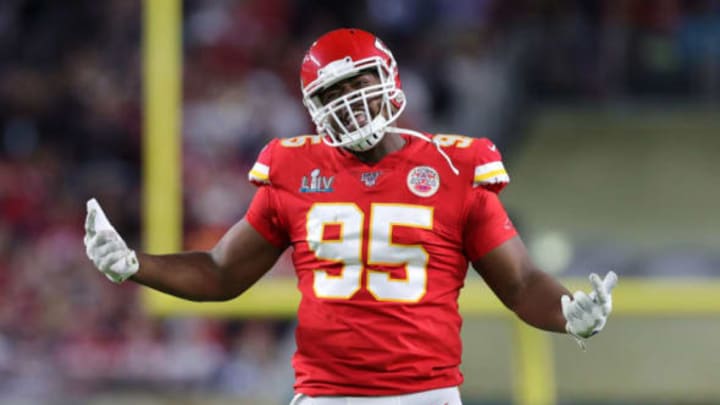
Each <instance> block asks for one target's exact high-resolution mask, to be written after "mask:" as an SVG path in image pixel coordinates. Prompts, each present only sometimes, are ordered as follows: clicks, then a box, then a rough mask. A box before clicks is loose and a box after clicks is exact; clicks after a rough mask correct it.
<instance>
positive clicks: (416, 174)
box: [407, 166, 440, 197]
mask: <svg viewBox="0 0 720 405" xmlns="http://www.w3.org/2000/svg"><path fill="white" fill-rule="evenodd" d="M407 186H408V188H409V189H410V191H412V193H413V194H415V195H416V196H418V197H430V196H432V195H434V194H435V193H436V192H437V191H438V189H439V188H440V174H438V172H437V170H435V169H433V168H432V167H430V166H417V167H415V168H413V169H412V170H410V173H408V176H407Z"/></svg>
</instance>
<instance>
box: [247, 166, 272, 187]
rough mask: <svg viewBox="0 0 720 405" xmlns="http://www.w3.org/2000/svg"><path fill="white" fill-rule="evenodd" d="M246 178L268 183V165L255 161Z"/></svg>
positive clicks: (253, 181)
mask: <svg viewBox="0 0 720 405" xmlns="http://www.w3.org/2000/svg"><path fill="white" fill-rule="evenodd" d="M248 180H250V182H251V183H260V184H270V166H268V165H266V164H263V163H260V162H255V164H254V165H253V167H252V168H251V169H250V171H249V172H248Z"/></svg>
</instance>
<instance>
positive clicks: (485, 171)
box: [473, 161, 510, 185]
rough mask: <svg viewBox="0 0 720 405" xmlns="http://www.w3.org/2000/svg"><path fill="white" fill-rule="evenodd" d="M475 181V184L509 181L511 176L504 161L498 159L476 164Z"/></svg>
mask: <svg viewBox="0 0 720 405" xmlns="http://www.w3.org/2000/svg"><path fill="white" fill-rule="evenodd" d="M473 181H474V183H475V185H479V184H488V183H509V182H510V176H508V174H507V171H506V170H505V166H503V164H502V162H500V161H496V162H490V163H486V164H484V165H480V166H476V167H475V177H474V178H473Z"/></svg>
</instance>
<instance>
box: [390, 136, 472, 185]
mask: <svg viewBox="0 0 720 405" xmlns="http://www.w3.org/2000/svg"><path fill="white" fill-rule="evenodd" d="M385 131H386V132H392V133H395V134H405V135H410V136H412V137H415V138H420V139H422V140H423V141H425V142H430V143H431V144H433V145H435V149H437V151H438V153H440V154H441V155H442V157H444V158H445V161H446V162H447V164H448V166H450V170H452V172H453V173H455V175H456V176H458V175H460V170H458V169H457V168H456V167H455V165H454V164H453V162H452V159H450V156H448V155H447V153H445V151H444V150H443V149H442V148H441V147H440V144H439V143H438V142H437V141H436V140H435V139H431V138H430V137H429V136H427V135H424V134H421V133H420V132H417V131H413V130H412V129H405V128H397V127H387V128H386V129H385Z"/></svg>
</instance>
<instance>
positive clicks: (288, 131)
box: [0, 0, 720, 402]
mask: <svg viewBox="0 0 720 405" xmlns="http://www.w3.org/2000/svg"><path fill="white" fill-rule="evenodd" d="M183 7H184V29H183V41H184V48H183V49H184V67H183V69H184V73H183V81H184V84H183V85H184V89H183V94H184V96H183V98H184V101H183V103H184V104H183V139H184V149H183V159H184V162H183V168H184V173H183V185H184V198H185V207H186V209H185V218H184V224H185V225H184V226H185V244H186V247H187V248H191V249H200V248H207V247H209V246H212V244H213V243H214V242H215V240H217V238H218V236H219V235H220V234H221V233H222V232H223V231H224V230H225V229H226V228H227V227H228V226H229V225H230V224H232V223H233V222H234V221H236V220H238V219H239V218H241V217H242V214H243V212H244V210H245V208H246V206H247V203H248V202H249V199H250V198H251V196H252V194H253V189H252V186H251V185H250V184H249V183H248V182H247V181H246V172H247V170H248V168H249V167H250V166H251V165H252V163H253V160H254V158H255V156H256V154H257V152H258V151H259V149H260V148H261V147H262V145H263V144H264V143H265V142H267V141H268V140H269V139H270V138H272V137H290V136H295V135H299V134H303V133H309V132H312V131H313V128H312V126H311V124H310V121H309V118H308V116H307V114H306V112H305V110H304V108H303V106H302V104H301V101H300V98H299V96H300V92H299V88H298V86H299V84H298V83H299V79H298V69H299V64H300V61H301V59H302V54H303V52H304V51H305V49H306V48H307V47H308V46H309V45H310V43H311V42H312V40H313V39H314V38H315V37H317V36H318V35H319V34H321V33H323V32H325V31H327V30H330V29H333V28H336V27H341V26H357V27H360V28H364V29H368V30H371V31H374V32H375V33H377V34H378V35H379V36H380V37H381V38H383V39H384V40H385V42H386V43H387V44H388V45H389V47H390V48H391V49H392V50H393V51H394V53H395V56H396V58H397V60H398V61H399V64H400V69H401V70H400V71H401V77H402V79H403V85H404V88H405V90H406V93H407V95H408V98H409V107H408V111H407V114H405V117H404V120H405V123H404V124H405V125H407V126H410V127H414V128H419V129H423V130H427V131H441V132H452V133H462V134H467V135H471V136H488V137H490V138H492V139H493V140H495V141H496V142H497V143H498V144H499V145H500V146H501V148H502V149H503V150H505V151H506V153H509V154H511V153H512V146H513V144H514V142H515V141H516V140H517V139H518V137H519V136H521V134H522V127H523V125H524V124H525V119H524V118H526V117H527V115H528V114H527V111H528V110H529V108H530V107H531V106H532V104H533V103H534V102H536V101H538V100H560V101H570V102H574V101H578V100H579V101H587V100H591V101H599V102H603V101H612V100H617V99H618V98H632V97H648V96H653V97H655V96H661V97H677V98H686V99H693V100H697V101H701V102H702V101H718V100H719V99H720V2H718V1H711V0H706V1H702V0H698V1H694V0H693V1H690V0H688V1H680V0H660V1H649V0H623V1H612V2H604V1H601V0H594V1H547V2H545V1H541V2H533V1H527V0H525V1H522V0H513V1H499V0H393V1H386V0H366V1H356V2H339V1H333V0H320V1H312V0H297V1H290V0H246V1H230V0H216V1H201V0H188V1H185V2H184V4H183ZM141 11H142V7H141V4H140V2H139V1H137V0H136V1H126V0H108V1H94V0H78V1H73V2H57V1H51V0H44V1H43V0H4V1H2V2H1V3H0V402H2V400H3V398H13V397H32V398H34V397H38V398H50V397H51V396H57V395H58V393H61V394H62V395H66V396H73V395H77V396H83V395H90V394H92V393H94V392H98V391H102V390H108V389H112V388H114V387H125V388H127V387H132V388H135V389H145V390H152V389H156V388H158V387H164V388H167V387H170V388H171V389H174V390H180V391H182V390H190V389H192V390H203V389H212V390H214V391H215V392H218V391H220V392H226V393H228V395H240V396H246V395H256V394H262V393H268V392H272V393H274V394H275V395H289V393H290V389H291V387H290V386H289V381H290V380H289V376H288V371H287V368H288V367H289V365H288V364H287V358H288V355H287V353H288V352H290V351H291V350H292V347H291V343H288V342H289V341H291V333H288V331H289V330H291V329H292V324H290V323H289V322H288V321H272V320H245V321H241V320H216V319H215V320H214V319H198V318H180V319H155V318H151V317H149V316H147V315H146V314H145V313H144V312H143V311H142V310H141V308H140V307H139V301H138V298H137V297H138V287H137V286H135V285H133V284H131V283H128V284H127V285H122V286H117V285H113V284H112V283H110V282H109V281H107V280H106V279H105V278H104V277H102V276H101V275H100V274H99V273H98V272H96V271H94V270H93V268H92V266H91V264H90V263H89V261H88V260H87V259H86V257H85V252H84V247H83V244H82V237H83V226H82V225H83V221H84V214H85V201H86V200H87V199H88V198H89V197H93V196H94V197H96V198H98V199H99V200H100V202H101V203H102V205H103V207H104V208H105V210H106V212H107V214H108V216H109V217H110V219H111V220H112V222H113V223H114V224H115V226H116V228H117V229H119V230H120V231H121V233H122V234H123V235H124V237H125V238H126V241H127V242H128V244H129V245H131V246H140V232H139V231H140V221H141V216H142V213H141V211H140V206H139V195H140V193H141V188H140V187H141V182H140V178H141V177H140V176H141V172H140V168H141V162H140V143H141V142H140V139H141V133H140V128H141V122H142V105H141V80H142V77H141V61H140V39H141ZM283 271H284V272H285V273H290V272H291V271H292V270H291V269H289V268H288V267H287V266H285V268H284V269H280V272H283ZM258 370H261V371H258ZM259 376H262V378H260V377H259ZM268 376H271V377H268ZM278 381H281V382H280V386H283V387H285V391H283V392H280V393H278V389H277V386H278Z"/></svg>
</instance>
